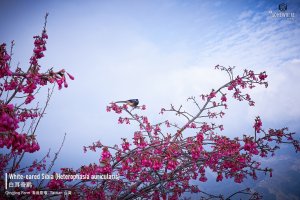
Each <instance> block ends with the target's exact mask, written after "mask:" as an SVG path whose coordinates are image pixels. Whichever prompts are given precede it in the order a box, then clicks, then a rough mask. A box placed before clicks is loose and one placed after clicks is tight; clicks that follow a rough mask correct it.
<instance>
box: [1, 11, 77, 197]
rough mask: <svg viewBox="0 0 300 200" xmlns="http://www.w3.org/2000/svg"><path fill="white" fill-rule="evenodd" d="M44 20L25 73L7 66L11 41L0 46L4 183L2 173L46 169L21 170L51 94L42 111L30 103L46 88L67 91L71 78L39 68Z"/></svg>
mask: <svg viewBox="0 0 300 200" xmlns="http://www.w3.org/2000/svg"><path fill="white" fill-rule="evenodd" d="M47 17H48V14H46V17H45V24H44V27H43V30H42V33H41V34H40V35H36V36H34V37H33V39H34V48H33V54H32V56H31V57H30V59H29V66H28V68H27V69H23V68H20V67H19V64H18V65H17V66H12V65H11V60H12V55H13V47H14V45H15V43H14V41H12V42H11V48H10V51H9V50H8V49H7V45H6V44H5V43H3V44H0V148H1V149H3V150H5V151H3V154H1V155H0V163H1V164H0V172H1V173H0V174H1V175H0V179H1V180H4V177H3V176H4V174H5V173H15V172H20V173H25V172H30V173H32V172H34V171H41V170H45V169H46V164H45V162H46V161H45V160H44V159H43V160H41V161H39V162H38V161H34V162H33V163H32V164H31V165H29V166H25V167H24V166H22V164H23V163H22V160H23V158H24V154H25V153H34V152H36V151H39V150H40V146H39V143H38V141H37V137H36V136H37V133H36V130H37V126H38V124H39V122H40V120H41V118H42V117H43V115H44V114H45V109H46V107H47V105H48V103H49V100H50V97H51V94H52V92H50V91H51V90H50V89H49V90H48V97H47V100H46V104H45V106H44V108H40V107H39V106H36V105H33V103H34V102H33V100H34V99H35V97H36V94H37V93H38V92H39V90H40V89H41V88H42V87H44V86H46V85H47V84H55V83H56V84H57V85H58V88H59V89H61V88H62V87H63V86H64V87H68V83H67V77H69V79H71V80H74V77H73V76H72V75H70V74H69V73H67V72H66V71H65V70H64V69H62V70H58V71H54V70H53V68H51V69H48V70H47V69H44V71H42V70H43V67H42V66H41V65H40V64H39V60H40V59H41V58H43V57H44V56H45V51H46V50H47V48H46V44H47V39H48V35H47V31H46V24H47ZM52 91H53V90H52ZM4 152H5V153H4ZM23 165H24V164H23ZM2 172H3V173H2ZM57 185H58V184H57V183H55V182H54V183H49V187H50V188H55V187H56V186H57ZM16 189H18V188H16ZM2 191H4V182H2V181H0V193H1V195H0V199H1V198H2ZM3 194H4V192H3ZM3 198H4V197H3ZM35 198H37V199H39V198H41V196H35V197H33V199H35Z"/></svg>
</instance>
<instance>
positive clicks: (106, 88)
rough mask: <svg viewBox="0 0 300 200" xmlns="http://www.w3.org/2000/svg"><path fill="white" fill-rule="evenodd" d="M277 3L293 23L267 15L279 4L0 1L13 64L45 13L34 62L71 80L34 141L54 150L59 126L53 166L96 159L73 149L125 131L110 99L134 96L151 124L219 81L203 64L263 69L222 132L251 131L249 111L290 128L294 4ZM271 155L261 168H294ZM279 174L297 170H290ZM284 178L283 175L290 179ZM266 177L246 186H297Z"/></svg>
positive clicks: (295, 82) (288, 154)
mask: <svg viewBox="0 0 300 200" xmlns="http://www.w3.org/2000/svg"><path fill="white" fill-rule="evenodd" d="M284 2H285V3H287V5H288V10H287V12H294V13H295V17H294V18H293V19H285V18H274V17H272V15H271V14H270V12H269V11H272V12H278V4H279V3H282V1H254V0H248V1H237V0H235V1H171V0H167V1H48V2H46V1H44V2H41V1H8V0H1V1H0V17H1V19H2V20H1V29H0V41H1V42H6V43H9V42H10V41H11V40H15V42H16V46H15V55H14V62H13V64H14V65H16V64H17V62H20V63H21V66H24V67H27V66H28V60H29V58H30V56H31V52H32V48H33V39H32V36H33V35H36V34H39V33H40V32H41V29H42V26H43V17H44V14H45V13H46V12H49V13H50V15H49V19H48V25H47V29H48V34H49V40H48V45H47V49H48V50H47V52H46V57H45V59H43V60H42V61H41V64H42V66H43V69H45V70H46V69H47V68H49V67H54V69H61V68H65V69H66V70H67V71H68V72H70V73H71V74H72V75H74V76H75V81H72V82H69V88H68V89H63V90H62V91H56V92H55V94H54V96H53V98H52V101H51V103H50V106H49V108H48V110H47V115H46V116H45V117H44V119H43V121H42V122H41V125H40V127H39V132H40V133H39V135H38V139H39V141H40V143H41V146H42V150H41V154H42V153H44V152H46V151H47V150H48V148H52V149H53V151H54V150H55V149H57V148H58V147H59V145H60V141H61V140H62V138H63V134H64V133H65V132H67V140H66V143H65V145H64V148H63V150H62V152H61V155H60V159H59V160H58V162H57V166H59V167H60V166H66V165H68V166H70V167H78V166H79V165H80V164H82V163H84V164H87V163H89V162H94V161H95V162H97V158H98V155H97V153H94V154H87V155H85V154H83V153H82V146H84V145H89V144H91V143H92V142H94V141H96V140H99V139H100V140H101V141H102V143H105V144H115V143H119V142H120V141H121V140H120V138H121V137H129V138H130V137H132V131H133V130H135V128H136V127H134V125H133V126H131V127H128V126H120V125H118V124H117V118H118V116H116V115H114V114H112V113H106V111H105V108H106V105H108V104H109V103H110V102H111V101H117V100H124V99H128V98H139V99H140V102H141V104H146V105H147V108H148V109H147V111H146V113H147V114H149V117H150V119H151V121H153V122H155V121H159V120H160V119H161V117H160V116H158V115H157V113H158V112H159V111H160V108H161V107H167V106H168V105H169V104H170V103H173V104H177V105H181V104H184V103H186V98H187V97H189V96H191V95H194V96H197V95H199V94H202V93H206V92H208V91H210V90H211V89H212V88H214V87H218V86H219V85H221V84H222V83H224V82H225V81H226V80H227V79H226V78H227V77H226V75H225V74H222V73H220V72H217V71H215V70H213V66H215V65H216V64H220V65H224V66H229V65H230V66H237V72H239V71H241V70H243V69H244V68H249V69H253V70H256V71H267V73H268V74H269V77H268V78H269V87H268V88H267V89H265V88H257V89H256V90H253V91H252V92H251V94H252V96H253V98H254V99H255V100H256V107H255V108H249V107H248V106H247V105H246V104H245V103H238V102H235V101H233V102H230V105H229V106H230V109H229V110H228V111H227V113H226V115H225V118H224V121H223V124H224V127H225V132H224V134H226V135H229V136H232V137H233V136H238V135H241V134H244V133H252V132H251V127H252V123H253V120H254V118H255V116H257V115H260V116H261V118H262V120H263V123H264V126H265V127H266V128H268V127H274V128H281V127H284V126H288V127H290V130H291V131H296V132H297V131H299V130H300V127H299V126H300V125H299V120H300V106H299V102H300V93H299V92H298V91H299V89H300V79H299V76H300V68H299V67H300V53H299V52H300V39H299V38H300V37H299V36H300V20H299V15H300V2H299V1H284ZM298 138H299V134H298ZM281 157H283V158H278V160H276V158H275V160H271V161H270V164H271V163H272V164H273V165H275V166H279V167H278V168H279V169H280V168H282V166H284V163H289V165H288V166H289V167H291V166H294V165H295V166H297V163H298V165H299V162H300V161H299V155H298V154H294V153H293V151H289V150H288V149H286V150H282V155H281ZM78 158H80V159H78ZM28 159H30V158H28ZM280 159H283V162H280V161H281V160H280ZM284 159H286V160H284ZM275 166H274V168H275ZM59 167H58V168H59ZM283 172H284V170H283V171H282V172H281V174H282V173H283ZM289 172H295V173H296V175H297V176H298V177H299V176H300V175H299V167H298V168H297V167H295V168H291V169H290V170H289ZM290 174H291V173H288V172H286V174H285V177H295V174H293V175H292V176H290ZM275 177H276V171H275V175H274V178H273V180H274V181H273V183H274V184H272V180H269V179H268V180H267V181H271V183H269V184H264V183H265V182H262V181H260V182H257V183H256V184H257V185H258V186H259V187H261V188H265V190H264V192H265V193H266V194H268V195H270V198H271V199H272V198H274V196H276V195H277V196H276V197H277V199H284V197H282V196H280V188H281V189H282V188H283V187H277V188H276V184H275V183H277V182H278V181H282V182H284V183H285V185H288V184H290V185H289V187H290V188H293V187H294V188H296V186H297V184H298V185H299V183H298V182H295V181H291V180H294V179H291V180H284V179H280V180H277V182H276V178H275ZM272 186H274V187H273V189H272ZM233 188H234V186H233ZM274 188H275V189H274ZM281 192H282V193H283V194H286V193H287V191H285V190H283V189H282V191H281ZM288 193H291V195H294V196H286V199H293V198H294V199H299V193H298V195H297V193H296V192H295V190H293V191H292V192H291V191H289V192H288ZM272 195H274V196H272ZM286 195H287V194H286Z"/></svg>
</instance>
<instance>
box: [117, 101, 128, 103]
mask: <svg viewBox="0 0 300 200" xmlns="http://www.w3.org/2000/svg"><path fill="white" fill-rule="evenodd" d="M115 103H127V101H116V102H115Z"/></svg>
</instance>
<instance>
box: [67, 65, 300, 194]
mask: <svg viewBox="0 0 300 200" xmlns="http://www.w3.org/2000/svg"><path fill="white" fill-rule="evenodd" d="M216 68H217V69H220V70H222V71H225V72H226V73H227V74H228V75H229V82H228V83H226V84H224V85H223V86H222V87H220V88H219V89H213V90H211V92H209V93H208V94H202V95H200V98H197V97H190V98H188V100H190V101H192V103H193V104H194V105H195V108H196V112H195V111H188V110H185V109H184V107H183V106H180V107H179V108H176V107H175V106H173V105H171V108H169V109H166V108H162V109H161V112H160V114H164V113H165V112H171V113H175V114H176V115H177V116H182V117H183V118H184V119H186V122H185V123H183V124H180V123H179V122H177V123H176V122H171V121H170V120H168V119H166V120H164V121H162V122H159V123H156V124H153V123H151V122H150V120H149V118H148V117H147V116H144V115H140V114H137V113H140V111H143V110H144V109H145V107H137V108H133V109H132V108H130V107H128V106H127V105H126V104H123V105H118V104H116V103H111V104H110V105H109V106H107V108H106V110H107V112H111V111H113V112H115V113H116V114H118V115H121V116H120V117H119V118H118V123H119V124H133V123H132V122H136V123H137V125H138V127H139V128H138V130H137V131H135V132H134V133H133V137H132V138H128V139H127V138H122V142H121V144H120V145H115V146H113V147H111V146H106V145H104V144H102V143H100V142H99V141H98V142H96V143H94V144H93V145H91V146H88V147H84V151H87V149H89V150H92V151H96V149H99V150H100V151H101V154H100V159H99V164H96V163H94V164H90V165H84V166H82V167H81V169H80V171H81V173H91V174H93V173H96V172H97V173H102V174H103V173H107V172H108V171H103V167H106V166H108V167H109V170H110V173H118V174H119V175H120V177H121V179H120V180H118V181H116V180H105V181H102V182H100V183H99V185H98V186H92V187H90V186H89V185H88V184H87V183H86V182H82V183H80V184H78V187H76V188H74V187H72V190H74V192H75V194H76V195H78V196H77V197H79V196H81V197H82V196H84V197H89V198H92V199H99V198H102V199H110V198H112V199H114V198H119V199H134V198H146V199H179V198H180V197H181V195H182V194H183V193H184V192H194V193H201V192H202V191H201V189H200V188H199V185H193V184H191V180H198V181H200V182H206V181H207V176H206V173H207V169H210V170H211V171H213V172H215V173H216V181H217V182H220V181H223V180H224V179H233V180H234V181H235V182H237V183H241V182H243V181H244V179H245V178H247V177H248V176H250V177H252V178H253V179H256V178H257V172H259V171H262V172H265V173H269V174H270V176H272V169H271V168H262V167H261V163H260V162H258V161H257V158H258V156H260V157H267V156H269V154H270V153H271V154H272V155H274V152H275V151H276V149H278V146H277V145H280V144H282V143H289V144H292V145H294V147H295V149H296V151H299V141H298V140H296V139H294V134H295V133H290V132H288V130H287V129H285V128H284V129H279V130H274V129H270V130H269V131H265V130H264V129H263V127H262V125H263V124H262V120H261V118H260V117H257V118H256V119H255V120H254V123H253V125H252V126H253V128H254V133H255V135H244V136H243V137H242V138H233V139H232V138H229V137H227V136H225V135H222V134H220V133H219V131H223V130H224V127H223V125H218V124H215V123H213V122H209V119H211V118H219V117H223V116H224V114H225V112H224V111H223V110H222V108H223V109H228V106H227V104H226V103H227V101H228V98H230V97H231V98H234V99H237V100H238V101H247V102H248V104H249V105H250V106H254V105H255V102H254V101H253V100H252V99H251V97H250V95H249V94H248V93H245V92H244V91H246V89H247V88H249V89H252V88H255V87H256V86H257V85H265V86H266V87H267V86H268V83H267V82H266V78H267V74H266V72H261V73H254V72H253V71H251V70H245V71H244V73H243V74H242V75H241V76H236V77H235V76H234V75H233V68H230V67H229V68H225V67H222V66H219V65H218V66H216ZM230 93H232V95H231V96H230ZM135 111H139V112H135ZM124 113H125V116H122V115H123V114H124ZM204 119H206V120H205V121H204ZM96 187H97V190H93V188H96ZM83 188H84V190H83ZM82 191H84V192H82ZM238 193H243V194H249V195H251V198H253V199H260V198H261V196H260V195H259V194H258V193H256V192H255V191H252V192H250V190H247V191H246V190H245V191H242V192H237V194H238ZM202 194H203V195H204V194H207V193H202ZM76 195H75V196H74V198H75V197H76ZM208 197H213V195H210V196H208ZM214 197H217V196H214ZM220 199H221V198H220Z"/></svg>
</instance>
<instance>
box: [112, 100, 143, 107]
mask: <svg viewBox="0 0 300 200" xmlns="http://www.w3.org/2000/svg"><path fill="white" fill-rule="evenodd" d="M115 103H126V104H127V105H129V106H131V107H137V105H139V100H138V99H129V100H126V101H117V102H115Z"/></svg>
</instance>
